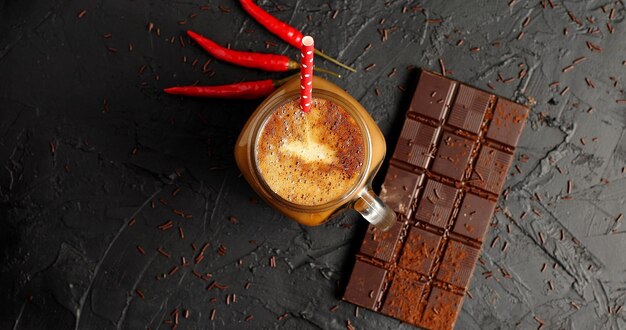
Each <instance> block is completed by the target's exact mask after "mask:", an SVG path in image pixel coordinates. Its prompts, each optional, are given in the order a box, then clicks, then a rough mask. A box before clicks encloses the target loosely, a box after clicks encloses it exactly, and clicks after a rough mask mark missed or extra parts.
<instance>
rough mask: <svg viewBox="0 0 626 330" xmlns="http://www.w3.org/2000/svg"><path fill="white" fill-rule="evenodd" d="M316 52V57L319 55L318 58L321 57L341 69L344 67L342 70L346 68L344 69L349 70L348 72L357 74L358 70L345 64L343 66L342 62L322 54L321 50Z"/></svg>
mask: <svg viewBox="0 0 626 330" xmlns="http://www.w3.org/2000/svg"><path fill="white" fill-rule="evenodd" d="M314 52H315V55H317V56H319V57H321V58H323V59H325V60H327V61H329V62H331V63H333V64H335V65H338V66H340V67H342V68H344V69H346V70H348V71H352V72H356V69H354V68H352V67H349V66H347V65H345V64H343V63H341V62H339V61H337V60H336V59H334V58H332V57H330V56H328V55H326V54H324V53H322V52H321V51H320V50H318V49H315V50H314Z"/></svg>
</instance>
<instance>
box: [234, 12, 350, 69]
mask: <svg viewBox="0 0 626 330" xmlns="http://www.w3.org/2000/svg"><path fill="white" fill-rule="evenodd" d="M239 3H241V6H242V7H243V9H244V10H245V11H246V12H247V13H248V14H250V16H252V17H253V18H254V19H255V20H256V21H257V22H259V23H260V24H261V25H263V26H264V27H265V28H266V29H268V30H269V31H270V32H272V33H273V34H275V35H277V36H278V37H279V38H281V39H283V40H284V41H285V42H287V43H288V44H290V45H292V46H293V47H296V48H298V49H300V45H301V43H302V32H300V31H298V29H296V28H294V27H293V26H291V25H289V24H287V23H285V22H283V21H281V20H279V19H278V18H276V17H274V16H272V15H271V14H269V13H268V12H266V11H265V10H263V9H262V8H261V7H259V6H257V5H256V4H255V3H254V2H253V0H239ZM315 55H318V56H320V57H322V58H324V59H326V60H328V61H330V62H332V63H335V64H336V65H339V66H340V67H342V68H344V69H346V70H349V71H352V72H356V70H355V69H354V68H351V67H349V66H347V65H345V64H343V63H341V62H339V61H337V60H336V59H334V58H332V57H330V56H328V55H326V54H324V53H322V52H320V51H319V50H317V49H316V50H315Z"/></svg>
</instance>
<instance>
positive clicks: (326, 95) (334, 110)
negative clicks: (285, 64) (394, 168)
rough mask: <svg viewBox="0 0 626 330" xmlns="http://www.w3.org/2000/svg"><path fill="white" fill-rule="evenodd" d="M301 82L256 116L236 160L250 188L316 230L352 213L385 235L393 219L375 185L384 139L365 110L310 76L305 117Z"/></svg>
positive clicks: (244, 133)
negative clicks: (342, 213)
mask: <svg viewBox="0 0 626 330" xmlns="http://www.w3.org/2000/svg"><path fill="white" fill-rule="evenodd" d="M299 93H300V80H299V79H298V78H294V79H292V80H290V81H288V82H287V83H285V84H284V85H283V86H281V87H280V88H279V89H277V90H276V91H275V92H274V93H272V95H270V96H269V97H268V98H267V99H266V100H265V101H264V102H263V103H261V105H260V106H259V107H258V108H257V109H256V111H255V112H254V113H253V114H252V116H251V117H250V119H249V120H248V122H247V123H246V125H245V126H244V128H243V130H242V132H241V135H240V136H239V138H238V140H237V144H236V146H235V159H236V161H237V165H238V166H239V169H240V170H241V172H242V173H243V176H244V177H245V178H246V180H247V181H248V183H250V185H251V186H252V188H253V189H254V190H255V191H256V192H257V193H258V194H259V195H260V196H261V197H262V198H263V199H264V200H265V201H266V202H267V203H269V204H270V205H271V206H273V207H274V208H275V209H277V210H278V211H279V212H281V213H282V214H284V215H286V216H287V217H289V218H291V219H293V220H295V221H296V222H298V223H300V224H303V225H308V226H315V225H320V224H322V223H324V222H326V221H328V220H330V219H331V218H332V215H333V214H336V213H337V211H339V210H343V209H344V208H347V207H350V208H352V209H354V210H356V211H358V212H359V213H361V215H362V216H363V217H364V218H365V219H366V220H368V221H369V222H370V223H372V224H373V225H375V226H376V227H377V228H379V229H381V230H387V229H388V228H389V227H391V225H393V223H394V222H395V220H396V215H395V213H394V212H393V211H392V210H391V209H390V208H389V207H388V206H386V205H385V204H384V203H383V202H382V201H381V200H380V198H378V196H376V195H375V194H374V192H373V191H372V188H371V183H372V179H373V177H374V175H375V174H376V172H377V171H378V169H379V168H380V165H381V163H382V162H383V159H384V157H385V149H386V147H385V138H384V137H383V134H382V132H381V131H380V129H379V128H378V126H377V125H376V123H375V122H374V120H373V119H372V117H371V116H370V115H369V114H368V113H367V111H366V110H365V109H364V108H363V106H361V105H360V104H359V102H357V101H356V100H355V99H354V98H352V97H351V96H350V95H349V94H348V93H346V92H345V91H344V90H342V89H341V88H339V87H338V86H337V85H335V84H333V83H331V82H329V81H327V80H325V79H322V78H320V77H313V99H312V103H311V110H310V111H309V112H308V113H305V112H303V111H302V110H301V109H300V101H299V95H300V94H299Z"/></svg>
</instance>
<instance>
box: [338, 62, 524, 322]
mask: <svg viewBox="0 0 626 330" xmlns="http://www.w3.org/2000/svg"><path fill="white" fill-rule="evenodd" d="M528 111H529V109H528V107H526V106H523V105H520V104H517V103H515V102H512V101H509V100H507V99H504V98H501V97H497V96H496V95H493V94H490V93H487V92H485V91H482V90H479V89H476V88H473V87H470V86H468V85H465V84H462V83H460V82H458V81H455V80H452V79H449V78H446V77H443V76H441V75H438V74H436V73H432V72H428V71H422V72H421V74H420V77H419V82H418V85H417V88H416V91H415V94H414V96H413V99H412V101H411V105H410V107H409V110H408V112H407V115H406V119H405V122H404V126H403V128H402V131H401V133H400V139H399V141H398V144H397V146H396V149H395V151H394V154H393V157H392V159H391V161H390V165H389V169H388V170H387V175H386V177H385V181H384V183H383V185H382V191H381V199H383V200H384V201H385V202H386V203H387V204H388V205H389V206H390V207H391V208H393V209H394V211H395V212H396V213H397V214H398V221H397V222H396V224H395V225H394V226H393V227H392V228H391V229H390V230H388V231H386V232H381V231H379V230H377V229H376V228H375V227H373V226H371V225H370V227H369V228H368V230H367V233H366V235H365V238H364V239H363V242H362V245H361V248H360V251H359V253H358V254H357V256H356V263H355V266H354V269H353V271H352V275H351V276H350V280H349V282H348V286H347V288H346V291H345V293H344V296H343V299H344V300H345V301H349V302H351V303H353V304H355V305H358V306H361V307H364V308H368V309H370V310H373V311H376V312H379V313H382V314H384V315H388V316H391V317H394V318H396V319H399V320H401V321H403V322H406V323H409V324H413V325H416V326H420V327H424V328H429V329H451V328H453V327H454V324H455V322H456V319H457V316H458V314H459V311H460V309H461V305H462V303H463V297H464V295H465V292H466V291H467V287H468V285H469V282H470V279H471V277H472V273H473V272H474V269H475V268H476V261H477V260H478V257H479V255H480V249H481V247H482V244H483V242H484V240H485V236H486V233H487V229H488V227H489V222H490V220H491V217H492V216H493V213H494V210H495V206H496V201H497V200H498V197H499V195H500V193H501V190H502V186H503V184H504V181H505V180H506V177H507V174H508V170H509V167H510V166H511V163H512V161H513V156H514V154H515V147H516V146H517V143H518V140H519V137H520V135H521V133H522V130H523V128H524V124H525V122H526V117H527V116H528Z"/></svg>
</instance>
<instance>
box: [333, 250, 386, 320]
mask: <svg viewBox="0 0 626 330" xmlns="http://www.w3.org/2000/svg"><path fill="white" fill-rule="evenodd" d="M386 277H387V270H385V269H383V268H380V267H377V266H374V265H372V264H369V263H367V262H365V261H361V260H357V261H356V264H354V269H352V275H351V276H350V282H348V287H347V288H346V292H345V293H344V295H343V298H344V299H346V300H348V301H351V302H353V303H355V304H357V305H359V306H362V307H365V308H369V309H376V308H377V304H378V303H379V302H380V299H381V296H382V294H383V289H384V287H385V284H386Z"/></svg>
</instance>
